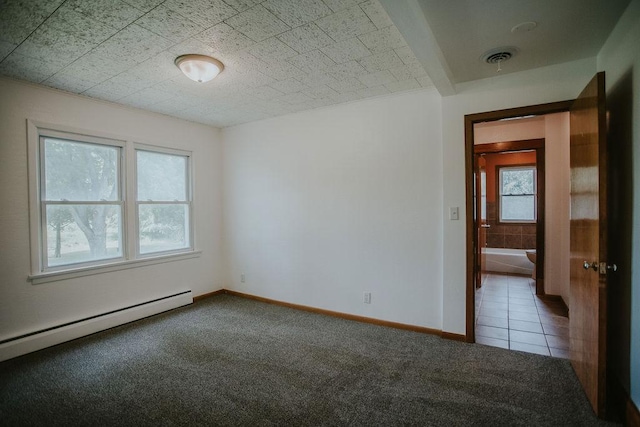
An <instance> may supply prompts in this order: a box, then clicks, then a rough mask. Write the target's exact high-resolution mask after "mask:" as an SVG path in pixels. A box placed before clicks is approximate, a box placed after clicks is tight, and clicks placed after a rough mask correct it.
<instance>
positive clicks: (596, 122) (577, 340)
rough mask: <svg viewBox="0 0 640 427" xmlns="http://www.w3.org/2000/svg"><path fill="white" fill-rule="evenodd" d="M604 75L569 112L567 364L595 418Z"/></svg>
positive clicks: (603, 247) (600, 370) (601, 374)
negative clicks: (583, 392)
mask: <svg viewBox="0 0 640 427" xmlns="http://www.w3.org/2000/svg"><path fill="white" fill-rule="evenodd" d="M605 114H606V112H605V85H604V73H598V74H597V75H596V76H595V77H594V78H593V79H592V80H591V82H589V84H588V85H587V87H585V89H584V90H583V91H582V93H581V94H580V96H579V97H578V98H577V99H576V100H575V102H574V103H573V106H572V107H571V110H570V116H571V119H570V123H571V136H570V147H571V149H570V150H571V222H570V231H571V244H570V248H571V249H570V251H571V254H570V263H571V264H570V272H571V273H570V274H571V284H570V306H569V310H570V311H569V324H570V349H571V364H572V365H573V368H574V370H575V372H576V374H577V376H578V379H579V380H580V382H581V383H582V386H583V387H584V390H585V392H586V394H587V397H588V398H589V401H590V402H591V405H592V406H593V409H594V411H595V412H596V414H597V415H598V416H599V417H604V415H605V414H604V412H605V397H606V393H605V390H606V382H605V381H606V378H605V373H606V356H607V354H606V332H607V323H606V317H607V313H606V307H607V261H608V260H607V222H606V221H607V209H606V208H607V157H606V155H607V147H606V116H605Z"/></svg>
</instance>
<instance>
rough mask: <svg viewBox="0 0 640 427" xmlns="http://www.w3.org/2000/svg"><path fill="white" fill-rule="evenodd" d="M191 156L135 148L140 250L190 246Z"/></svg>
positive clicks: (150, 251) (176, 248)
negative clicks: (189, 171) (189, 172)
mask: <svg viewBox="0 0 640 427" xmlns="http://www.w3.org/2000/svg"><path fill="white" fill-rule="evenodd" d="M188 170H189V157H187V156H184V155H176V154H168V153H158V152H153V151H147V150H136V171H137V179H138V186H137V198H136V199H137V208H138V209H137V211H138V215H137V218H138V251H139V253H140V254H143V255H146V254H150V253H155V252H164V251H175V250H181V249H185V248H189V246H190V240H191V236H190V235H189V223H190V221H189V217H190V213H189V212H190V202H189V199H190V197H189V174H188Z"/></svg>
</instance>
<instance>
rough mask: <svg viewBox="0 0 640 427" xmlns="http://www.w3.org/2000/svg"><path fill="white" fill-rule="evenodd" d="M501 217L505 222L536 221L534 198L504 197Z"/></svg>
mask: <svg viewBox="0 0 640 427" xmlns="http://www.w3.org/2000/svg"><path fill="white" fill-rule="evenodd" d="M501 200H502V206H501V207H500V217H501V219H502V220H503V221H535V219H536V216H535V202H534V196H503V197H502V198H501Z"/></svg>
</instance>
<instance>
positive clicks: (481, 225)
mask: <svg viewBox="0 0 640 427" xmlns="http://www.w3.org/2000/svg"><path fill="white" fill-rule="evenodd" d="M480 228H491V224H480Z"/></svg>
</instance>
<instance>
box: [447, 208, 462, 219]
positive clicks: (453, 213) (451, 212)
mask: <svg viewBox="0 0 640 427" xmlns="http://www.w3.org/2000/svg"><path fill="white" fill-rule="evenodd" d="M449 219H450V220H452V221H456V220H458V219H460V218H459V216H458V207H457V206H454V207H451V208H449Z"/></svg>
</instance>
